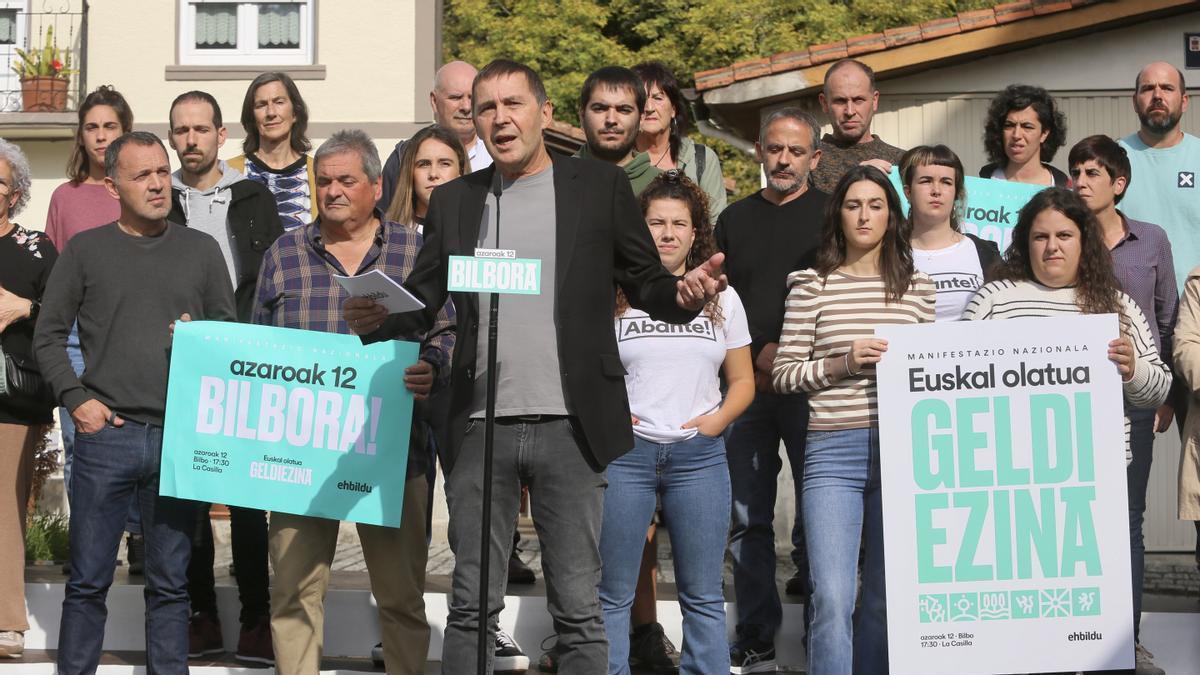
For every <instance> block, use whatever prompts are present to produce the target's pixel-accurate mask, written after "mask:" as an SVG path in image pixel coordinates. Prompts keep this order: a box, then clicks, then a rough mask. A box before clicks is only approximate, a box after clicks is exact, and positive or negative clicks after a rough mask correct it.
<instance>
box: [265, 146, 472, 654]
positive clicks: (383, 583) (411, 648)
mask: <svg viewBox="0 0 1200 675" xmlns="http://www.w3.org/2000/svg"><path fill="white" fill-rule="evenodd" d="M314 166H315V171H316V177H317V179H316V183H317V194H316V199H317V210H318V214H319V217H318V219H317V220H316V222H314V223H312V224H310V225H307V226H305V227H301V228H297V229H295V230H292V231H290V232H288V233H286V234H285V235H283V236H282V237H281V238H279V240H277V241H276V242H275V244H274V245H273V246H272V247H271V248H270V250H268V251H267V254H266V257H265V259H264V261H263V267H262V271H261V273H260V275H259V283H258V297H257V300H256V302H255V309H254V322H255V323H259V324H266V325H271V326H280V327H286V328H301V329H305V330H317V331H325V332H330V333H346V334H349V333H350V329H349V327H348V326H347V324H346V322H345V321H343V320H342V312H341V306H342V302H343V301H344V300H345V299H346V298H348V297H350V294H349V293H347V292H346V291H345V290H344V289H343V288H342V286H341V285H339V283H338V282H337V280H335V278H334V277H335V276H359V275H363V274H368V273H371V272H374V271H376V270H378V271H379V272H381V273H382V274H385V275H387V276H388V277H390V278H392V279H393V280H396V281H403V280H404V279H405V278H406V277H407V276H408V274H409V272H410V271H411V270H412V266H413V263H414V262H415V260H416V258H417V251H419V250H420V248H421V235H419V234H417V233H416V231H414V230H410V229H408V228H406V227H404V226H403V225H400V224H399V223H393V222H388V221H385V220H383V218H382V216H381V215H380V213H379V211H378V210H377V209H376V208H375V202H376V200H378V199H379V192H380V180H379V174H380V164H379V155H378V152H377V151H376V149H375V145H374V143H373V142H372V141H371V139H370V138H369V137H368V136H367V135H366V134H365V133H363V132H362V131H358V130H346V131H339V132H338V133H336V134H334V135H333V136H332V137H330V139H329V140H328V141H326V142H325V143H324V144H322V145H321V147H320V148H319V149H318V150H317V152H316V155H315V162H314ZM399 338H400V339H410V340H414V341H420V342H421V343H422V346H421V358H420V361H418V362H417V363H416V364H415V365H413V366H410V367H409V368H407V369H406V370H405V377H404V384H405V387H406V388H407V389H408V390H409V391H411V392H413V395H414V397H415V398H417V399H418V400H421V399H425V398H426V397H428V395H429V393H430V391H431V390H432V389H433V388H434V386H435V385H437V386H440V385H442V384H444V383H445V382H446V381H447V380H448V378H449V373H450V369H449V366H450V352H451V349H453V347H454V338H455V331H454V310H453V307H452V306H451V304H450V303H449V301H447V302H446V303H445V305H443V306H442V308H441V310H440V311H439V312H438V314H437V318H436V320H435V322H434V325H433V327H432V329H431V330H430V331H429V332H428V334H425V335H403V336H399ZM419 417H420V416H418V415H414V419H418V418H419ZM409 445H410V449H411V451H410V452H409V453H408V467H407V476H408V479H407V481H406V483H405V490H404V513H403V516H402V518H401V524H400V528H399V529H395V528H387V527H378V526H374V525H364V524H359V525H358V535H359V538H360V539H361V541H362V549H363V556H364V558H365V559H366V562H367V570H368V572H369V573H370V575H371V590H372V592H373V593H374V595H375V599H376V600H377V602H378V604H379V622H380V625H381V628H382V631H383V653H384V660H385V662H386V664H387V671H388V672H389V673H405V674H409V673H412V674H420V673H423V672H424V668H425V655H426V651H427V650H428V643H429V626H428V624H426V622H425V603H424V599H423V593H424V589H423V586H424V582H425V554H426V545H425V509H426V503H427V490H428V487H427V485H426V482H425V469H426V467H425V462H427V461H429V459H428V458H429V454H428V453H427V452H424V448H425V447H426V436H425V429H424V428H423V427H422V426H420V425H414V428H413V430H412V436H411V439H410V444H409ZM397 469H399V467H397ZM337 533H338V522H337V521H335V520H327V519H323V518H313V517H309V516H298V515H292V514H287V513H280V512H275V513H272V514H271V526H270V537H269V540H270V550H271V563H272V565H273V567H274V568H275V583H274V584H273V585H272V587H271V633H272V636H273V637H274V644H275V662H276V669H277V670H278V672H279V673H281V675H291V674H299V673H304V674H308V673H315V672H317V670H318V668H319V665H320V658H321V644H322V635H323V631H324V626H323V623H324V610H323V607H322V605H323V603H324V598H325V590H326V588H327V586H328V583H329V566H330V564H331V563H332V562H333V552H334V549H335V544H336V541H337Z"/></svg>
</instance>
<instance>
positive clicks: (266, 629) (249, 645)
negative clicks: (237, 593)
mask: <svg viewBox="0 0 1200 675" xmlns="http://www.w3.org/2000/svg"><path fill="white" fill-rule="evenodd" d="M234 658H236V659H237V660H238V661H246V662H248V663H259V664H262V665H264V666H273V665H275V649H274V648H273V647H272V646H271V617H269V616H260V617H258V618H257V619H252V620H250V621H247V622H246V623H243V624H242V632H241V635H239V636H238V646H237V652H235V653H234Z"/></svg>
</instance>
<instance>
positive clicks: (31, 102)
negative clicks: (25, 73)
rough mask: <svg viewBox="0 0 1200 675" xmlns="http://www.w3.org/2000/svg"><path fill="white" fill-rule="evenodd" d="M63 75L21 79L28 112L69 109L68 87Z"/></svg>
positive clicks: (23, 98)
mask: <svg viewBox="0 0 1200 675" xmlns="http://www.w3.org/2000/svg"><path fill="white" fill-rule="evenodd" d="M70 84H71V81H70V80H68V79H64V78H61V77H27V78H23V79H22V80H21V100H22V103H23V105H24V109H25V111H26V112H62V111H63V110H66V109H67V87H68V86H70Z"/></svg>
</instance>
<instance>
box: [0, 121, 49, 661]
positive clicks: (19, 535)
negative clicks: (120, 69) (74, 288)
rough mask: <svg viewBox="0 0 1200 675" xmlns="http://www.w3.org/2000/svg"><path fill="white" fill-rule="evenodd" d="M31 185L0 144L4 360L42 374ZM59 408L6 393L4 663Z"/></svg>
mask: <svg viewBox="0 0 1200 675" xmlns="http://www.w3.org/2000/svg"><path fill="white" fill-rule="evenodd" d="M29 186H30V172H29V160H27V159H26V158H25V153H23V152H21V149H20V148H18V147H17V146H15V145H13V144H12V143H10V142H8V141H6V140H4V139H0V347H3V348H2V349H0V352H2V353H3V355H2V356H0V358H4V359H5V361H8V362H10V363H11V364H12V365H15V366H16V367H17V369H18V371H20V372H24V373H29V374H36V373H37V372H38V369H37V366H36V364H35V363H34V358H33V327H34V324H35V323H36V322H37V316H38V309H39V308H40V307H41V299H42V293H43V292H44V291H45V290H46V282H47V280H49V278H50V269H51V268H52V267H54V261H55V260H57V259H58V252H57V251H56V250H55V248H54V244H52V243H50V239H49V238H47V237H46V235H44V234H42V233H41V232H38V231H36V230H26V229H25V228H23V227H21V226H20V225H18V224H16V223H15V222H13V221H12V219H11V218H12V216H15V215H16V214H18V213H20V212H21V209H23V208H24V207H25V204H27V203H28V202H29ZM6 367H9V366H6V364H4V363H2V362H0V377H5V378H6V379H7V380H8V381H9V382H13V381H14V380H15V379H16V378H15V377H14V374H13V373H8V374H7V375H6V374H5V370H6ZM37 379H39V380H40V379H41V378H40V376H38V377H37ZM53 408H54V399H53V397H52V396H50V394H49V392H48V391H42V392H40V393H30V392H28V391H25V392H21V391H18V392H8V393H3V394H0V495H2V496H3V498H2V499H0V657H6V656H7V657H18V656H20V655H21V654H22V652H23V651H24V649H25V631H26V630H28V629H29V621H28V618H27V615H26V612H25V523H26V516H27V515H28V514H27V513H26V512H25V507H26V504H27V503H28V502H29V494H30V491H31V490H32V489H33V473H34V456H35V454H36V450H37V448H38V446H39V445H40V444H42V443H43V441H44V438H45V435H46V431H47V430H48V428H49V424H50V421H51V420H50V412H51V410H52V409H53Z"/></svg>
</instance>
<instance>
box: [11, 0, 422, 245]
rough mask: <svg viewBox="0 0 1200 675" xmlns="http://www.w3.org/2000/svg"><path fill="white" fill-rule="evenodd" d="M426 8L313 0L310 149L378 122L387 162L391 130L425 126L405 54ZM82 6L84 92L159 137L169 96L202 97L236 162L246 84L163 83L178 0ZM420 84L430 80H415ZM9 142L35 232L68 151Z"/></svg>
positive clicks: (392, 1) (411, 59)
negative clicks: (23, 160) (321, 71)
mask: <svg viewBox="0 0 1200 675" xmlns="http://www.w3.org/2000/svg"><path fill="white" fill-rule="evenodd" d="M70 1H71V2H73V3H74V4H75V5H78V4H79V2H80V0H70ZM430 1H432V0H318V2H317V3H316V4H317V11H316V18H317V26H316V59H315V62H316V64H318V65H324V66H325V68H326V74H325V79H323V80H298V81H297V83H296V84H297V86H298V87H299V88H300V91H301V93H302V94H303V95H304V100H305V102H306V103H307V104H308V107H309V115H310V119H309V124H310V126H311V125H314V124H315V125H319V128H321V129H324V130H326V131H324V132H322V135H321V136H314V135H311V134H310V139H311V140H312V142H313V148H314V149H315V148H316V147H318V146H319V145H320V143H321V142H322V141H324V140H325V139H324V137H323V136H327V135H328V133H329V131H328V130H329V129H337V128H344V127H355V126H359V125H363V124H366V125H372V124H374V125H378V124H380V123H386V124H387V125H388V126H387V129H389V130H390V133H389V136H390V137H382V138H376V139H375V142H376V145H377V147H378V148H379V151H380V158H381V160H386V159H387V155H388V154H389V153H391V151H392V148H393V147H394V146H395V144H396V142H397V141H398V140H400V139H399V138H396V137H395V136H397V134H398V133H400V132H399V131H397V130H396V129H397V126H396V123H401V124H403V125H405V126H411V125H424V124H427V123H428V122H429V121H431V120H432V113H431V112H430V109H429V102H428V99H427V98H425V97H424V96H417V95H415V94H414V92H415V91H417V90H418V82H417V78H418V75H417V73H415V66H414V64H415V62H416V55H415V54H414V52H413V50H414V44H415V42H416V40H415V28H414V26H415V19H416V15H417V10H418V8H417V3H418V2H430ZM89 5H90V12H89V14H88V22H89V27H88V64H87V86H88V88H89V89H95V88H96V87H97V86H99V85H101V84H111V85H113V86H114V87H116V88H117V90H118V91H120V92H121V93H122V94H123V95H124V96H125V98H126V100H128V101H129V104H130V106H131V107H132V108H133V113H134V126H135V127H136V128H138V129H147V130H150V131H154V132H155V133H158V134H160V135H163V134H165V132H166V125H167V112H168V109H169V107H170V104H171V101H172V100H173V99H174V98H175V96H177V95H178V94H180V93H182V92H184V91H187V90H190V89H201V90H204V91H207V92H209V93H211V94H212V95H213V96H215V97H216V98H217V101H218V102H219V103H220V104H221V110H222V113H223V116H224V118H225V120H224V121H225V124H226V127H227V128H228V130H229V140H228V141H227V142H226V144H225V147H224V148H223V149H222V151H221V154H220V156H221V157H222V158H225V159H228V158H230V157H233V156H235V155H238V154H241V140H242V138H243V136H244V134H243V132H242V129H241V126H240V124H239V122H238V118H239V116H240V111H241V104H242V98H243V96H244V95H245V91H246V85H247V84H249V81H250V79H251V78H246V79H244V80H200V81H178V80H171V81H168V80H167V79H166V75H165V68H166V66H168V65H175V64H176V63H177V54H178V48H177V42H176V34H177V32H178V14H177V11H178V10H177V7H178V5H179V3H178V2H177V0H91V2H90V3H89ZM351 9H352V10H353V11H351ZM364 27H371V28H372V29H371V30H366V29H365V28H364ZM376 28H377V29H376ZM267 69H268V68H267V67H264V70H267ZM419 77H420V79H428V77H427V76H426V75H423V74H422V75H420V76H419ZM430 84H432V83H430ZM420 90H421V91H428V87H427V86H426V85H424V84H423V83H422V84H421V86H420ZM376 128H379V127H376ZM164 140H165V139H164ZM16 142H17V143H18V144H19V145H20V146H21V148H22V149H23V150H24V151H25V153H26V154H27V155H28V156H29V159H30V164H31V167H32V169H33V187H32V195H31V198H30V202H29V205H28V206H27V207H26V210H25V212H24V213H22V214H21V216H20V217H19V221H20V222H21V223H22V225H25V226H27V227H32V228H35V229H43V228H44V224H45V217H46V212H47V209H48V207H49V203H50V195H51V193H52V192H53V191H54V189H55V188H56V187H57V186H58V185H59V184H61V183H62V182H64V181H65V180H66V171H65V167H66V162H67V157H68V156H69V154H70V152H71V146H72V142H71V141H70V140H56V141H49V140H17V141H16ZM170 154H171V161H172V165H173V166H174V167H178V162H177V161H176V158H175V157H174V153H170Z"/></svg>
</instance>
